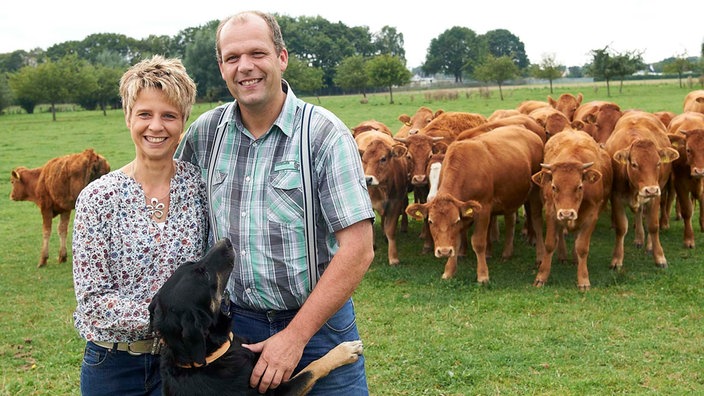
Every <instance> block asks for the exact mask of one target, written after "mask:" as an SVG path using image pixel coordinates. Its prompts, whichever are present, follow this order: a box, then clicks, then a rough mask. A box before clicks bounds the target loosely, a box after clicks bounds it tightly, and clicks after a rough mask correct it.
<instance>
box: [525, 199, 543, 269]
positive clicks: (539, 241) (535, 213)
mask: <svg viewBox="0 0 704 396" xmlns="http://www.w3.org/2000/svg"><path fill="white" fill-rule="evenodd" d="M540 194H541V193H540V189H539V188H533V189H531V192H530V195H528V202H529V203H530V205H528V206H527V208H528V209H529V213H528V214H527V215H526V221H530V226H531V228H532V230H533V235H534V237H535V262H536V263H540V262H542V258H543V255H544V254H545V241H544V240H543V203H542V198H541V197H540Z"/></svg>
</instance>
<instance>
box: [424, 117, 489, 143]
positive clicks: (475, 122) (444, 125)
mask: <svg viewBox="0 0 704 396" xmlns="http://www.w3.org/2000/svg"><path fill="white" fill-rule="evenodd" d="M486 121H487V120H486V117H484V116H483V115H481V114H478V113H467V112H463V111H446V112H443V113H442V114H439V115H438V116H437V117H435V118H434V119H433V120H432V121H430V123H428V125H426V126H425V128H422V129H421V130H419V131H418V133H419V134H425V135H430V136H448V134H449V135H450V136H452V138H456V137H457V135H459V134H460V133H461V132H462V131H464V130H465V129H471V128H474V127H476V126H479V125H482V124H484V123H486Z"/></svg>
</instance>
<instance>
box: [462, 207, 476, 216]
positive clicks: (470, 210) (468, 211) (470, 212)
mask: <svg viewBox="0 0 704 396" xmlns="http://www.w3.org/2000/svg"><path fill="white" fill-rule="evenodd" d="M473 212H474V211H473V210H472V208H469V209H467V210H465V211H464V214H465V215H467V216H469V215H471V214H472V213H473Z"/></svg>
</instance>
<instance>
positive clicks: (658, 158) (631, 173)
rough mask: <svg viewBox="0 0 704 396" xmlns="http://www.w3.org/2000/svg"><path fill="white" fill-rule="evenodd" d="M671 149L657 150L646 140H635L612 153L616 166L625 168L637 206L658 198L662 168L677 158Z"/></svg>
mask: <svg viewBox="0 0 704 396" xmlns="http://www.w3.org/2000/svg"><path fill="white" fill-rule="evenodd" d="M679 156H680V155H679V153H678V152H677V150H675V149H673V148H672V147H664V148H658V147H657V146H656V145H655V143H654V142H653V141H651V140H648V139H636V140H634V141H633V143H631V145H630V146H629V147H627V148H625V149H621V150H619V151H617V152H616V153H614V155H613V159H614V161H615V162H616V164H617V165H619V166H623V167H625V170H626V174H627V175H628V182H629V183H630V185H631V187H632V188H633V189H634V191H636V192H637V200H638V204H643V203H645V202H647V201H649V200H650V199H651V198H654V197H659V196H660V180H661V177H660V176H661V172H663V167H664V166H666V165H669V164H670V163H671V162H672V161H674V160H676V159H677V158H679Z"/></svg>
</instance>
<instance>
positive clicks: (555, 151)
mask: <svg viewBox="0 0 704 396" xmlns="http://www.w3.org/2000/svg"><path fill="white" fill-rule="evenodd" d="M543 161H544V163H543V164H541V166H542V167H543V170H541V171H540V172H538V173H536V174H534V175H533V181H534V182H535V183H536V184H537V185H539V186H541V188H542V193H543V202H544V208H545V222H546V224H545V226H546V231H545V255H544V256H543V259H542V262H541V263H540V267H539V269H538V274H537V276H536V277H535V282H534V283H533V285H534V286H537V287H541V286H543V285H544V284H545V283H546V282H547V280H548V277H549V276H550V269H551V266H552V256H553V253H554V252H555V248H556V246H557V244H558V241H559V243H560V256H561V257H560V258H562V259H564V258H565V257H564V256H565V247H564V241H565V240H564V232H565V231H568V232H574V233H575V235H576V236H575V242H574V253H575V256H576V259H577V287H579V289H580V290H589V288H590V287H591V283H590V282H589V269H588V268H587V257H589V245H590V241H591V237H592V233H593V232H594V229H595V228H596V224H597V220H598V219H599V214H600V213H601V212H602V211H603V210H604V209H605V208H606V203H607V202H608V199H609V196H610V194H611V182H612V167H611V158H610V157H609V154H608V153H607V152H606V150H604V149H602V148H601V147H600V146H599V144H598V143H597V142H596V141H594V139H593V138H592V137H591V136H590V135H589V134H587V133H586V132H583V131H575V130H572V129H568V130H565V131H563V132H562V133H560V134H558V135H556V136H554V137H552V138H551V139H550V140H548V142H547V143H546V144H545V156H544V158H543Z"/></svg>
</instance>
